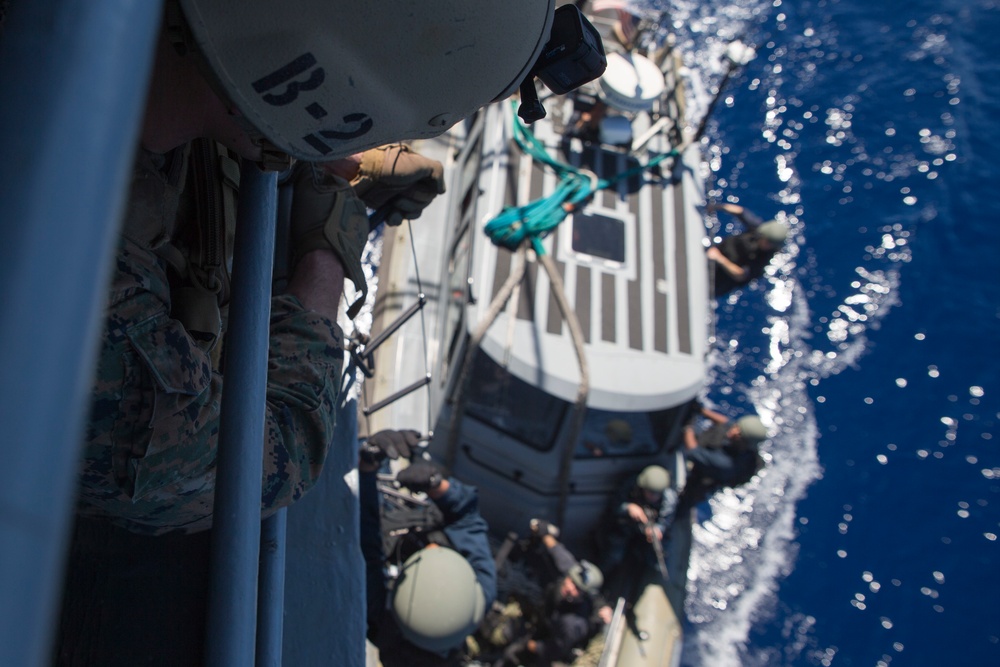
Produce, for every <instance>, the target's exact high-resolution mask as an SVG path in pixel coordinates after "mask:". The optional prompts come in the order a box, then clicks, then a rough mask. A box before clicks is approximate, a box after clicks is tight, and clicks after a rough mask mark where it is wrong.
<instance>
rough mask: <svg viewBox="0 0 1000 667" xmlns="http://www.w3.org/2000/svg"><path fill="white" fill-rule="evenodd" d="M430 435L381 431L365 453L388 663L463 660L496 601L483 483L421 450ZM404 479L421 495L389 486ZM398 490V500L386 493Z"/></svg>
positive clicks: (374, 605) (375, 623)
mask: <svg viewBox="0 0 1000 667" xmlns="http://www.w3.org/2000/svg"><path fill="white" fill-rule="evenodd" d="M419 439H420V434H419V433H417V432H416V431H412V430H402V431H380V432H378V433H376V434H374V435H372V436H371V437H369V438H368V439H367V440H366V441H365V442H364V444H363V445H362V447H361V452H360V455H359V463H358V472H359V497H360V502H361V548H362V552H363V554H364V557H365V569H366V582H367V603H368V616H367V617H368V637H369V639H370V640H371V641H372V643H373V644H375V646H376V647H378V650H379V660H380V662H381V663H382V665H384V667H396V666H399V667H420V666H421V665H459V664H462V663H461V659H462V655H463V648H464V643H465V638H466V637H467V636H468V635H469V634H470V633H472V632H473V631H474V630H475V629H476V626H478V625H479V623H480V621H482V619H483V615H484V613H485V611H486V610H487V609H488V608H489V606H490V605H491V604H492V603H493V600H494V599H495V598H496V581H497V577H496V568H495V566H494V562H493V557H492V554H491V552H490V545H489V541H488V539H487V532H488V526H487V525H486V521H485V520H484V519H483V518H482V516H480V514H479V500H478V498H479V496H478V492H477V491H476V489H475V487H472V486H468V485H465V484H463V483H462V482H460V481H459V480H457V479H455V478H454V477H445V476H443V475H442V474H441V471H440V470H439V469H438V467H437V466H436V465H434V464H433V463H431V462H430V461H427V460H424V459H423V458H421V457H420V455H419V449H418V447H417V444H418V442H419ZM407 459H409V460H410V463H409V465H408V466H407V467H405V468H403V469H401V470H399V472H398V473H396V475H395V481H396V482H398V483H399V484H400V485H401V486H402V487H405V488H406V489H408V490H409V491H410V492H412V493H415V494H421V496H426V498H427V499H429V502H427V501H424V500H422V499H421V498H420V497H415V496H410V495H407V494H403V493H402V492H395V491H393V490H392V489H391V488H387V487H385V486H383V487H381V489H380V487H379V479H378V478H379V471H382V472H383V474H386V475H387V476H388V473H389V471H390V465H391V464H390V463H389V462H390V461H400V462H402V461H404V460H407ZM386 494H390V496H386Z"/></svg>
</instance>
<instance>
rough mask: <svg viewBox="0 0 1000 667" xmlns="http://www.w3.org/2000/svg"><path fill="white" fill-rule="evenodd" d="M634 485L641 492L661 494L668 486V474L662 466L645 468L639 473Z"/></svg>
mask: <svg viewBox="0 0 1000 667" xmlns="http://www.w3.org/2000/svg"><path fill="white" fill-rule="evenodd" d="M636 485H637V486H638V487H639V488H640V489H642V490H643V491H649V492H650V493H663V492H664V491H665V490H666V489H667V487H668V486H670V473H669V472H668V471H667V469H666V468H664V467H662V466H646V467H645V468H643V469H642V472H640V473H639V477H638V478H637V479H636Z"/></svg>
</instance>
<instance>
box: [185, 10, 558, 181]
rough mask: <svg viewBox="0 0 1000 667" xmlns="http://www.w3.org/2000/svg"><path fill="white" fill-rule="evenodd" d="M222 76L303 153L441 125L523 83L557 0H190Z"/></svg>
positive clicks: (331, 152)
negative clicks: (430, 0) (370, 0)
mask: <svg viewBox="0 0 1000 667" xmlns="http://www.w3.org/2000/svg"><path fill="white" fill-rule="evenodd" d="M180 3H181V7H182V9H183V12H184V15H185V18H186V19H187V23H188V25H189V27H190V29H191V32H192V34H193V36H194V39H195V41H196V42H197V44H198V47H199V49H200V51H201V52H202V54H203V55H204V57H205V59H206V61H207V63H208V65H209V67H210V68H211V69H212V71H213V72H214V73H215V75H216V77H217V79H218V83H219V84H220V85H221V87H222V89H223V90H224V91H225V92H226V93H227V95H228V96H229V98H230V99H231V100H232V102H233V103H234V104H235V105H236V107H237V108H238V109H239V111H240V113H242V114H243V116H245V117H246V120H247V121H249V123H250V124H252V125H253V126H254V127H255V128H256V129H257V130H259V131H260V132H261V134H263V135H264V136H265V137H267V139H268V140H269V141H270V142H271V143H273V144H274V145H275V146H277V147H278V148H279V149H281V150H283V151H285V152H286V153H288V154H289V155H291V156H293V157H296V158H299V159H301V160H312V161H318V160H332V159H335V158H339V157H344V156H346V155H350V154H353V153H357V152H359V151H362V150H366V149H368V148H372V147H375V146H381V145H384V144H387V143H391V142H394V141H402V140H409V139H419V138H424V137H433V136H437V135H439V134H441V133H442V132H444V131H445V130H447V129H448V128H450V127H451V126H452V125H454V124H455V123H457V122H459V121H461V120H463V119H464V118H467V117H468V116H470V115H471V114H472V113H474V112H475V111H476V110H477V109H479V108H480V107H482V106H484V105H486V104H489V103H490V102H492V101H495V100H499V99H503V98H505V97H507V96H509V95H511V94H512V93H513V92H514V91H516V90H517V88H518V86H519V85H520V83H521V81H522V80H524V79H525V78H526V77H527V76H528V74H529V73H530V72H531V70H532V67H533V66H534V64H535V61H536V60H537V59H538V56H539V54H540V53H541V51H542V47H543V46H545V43H546V42H547V41H548V38H549V32H550V28H551V25H552V19H553V12H554V10H553V7H554V4H555V0H504V1H503V2H497V1H496V0H435V1H434V2H428V1H427V0H381V1H380V2H358V1H357V0H355V1H353V2H345V1H343V0H284V1H283V2H275V1H274V0H180Z"/></svg>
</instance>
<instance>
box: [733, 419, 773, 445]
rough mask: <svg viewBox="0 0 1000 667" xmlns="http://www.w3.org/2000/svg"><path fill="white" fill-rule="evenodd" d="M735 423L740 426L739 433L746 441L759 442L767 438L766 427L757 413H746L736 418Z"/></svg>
mask: <svg viewBox="0 0 1000 667" xmlns="http://www.w3.org/2000/svg"><path fill="white" fill-rule="evenodd" d="M736 425H737V426H738V427H739V428H740V434H741V435H742V436H743V439H744V440H746V441H748V442H761V441H763V440H767V427H766V426H764V422H762V421H761V420H760V417H758V416H757V415H747V416H745V417H740V418H739V419H738V420H736Z"/></svg>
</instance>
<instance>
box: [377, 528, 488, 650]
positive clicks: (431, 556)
mask: <svg viewBox="0 0 1000 667" xmlns="http://www.w3.org/2000/svg"><path fill="white" fill-rule="evenodd" d="M392 613H393V615H394V616H395V618H396V621H397V622H398V623H399V629H400V631H401V632H402V633H403V636H404V637H406V639H408V640H409V641H410V642H412V643H413V644H415V645H417V646H419V647H420V648H422V649H425V650H427V651H436V652H446V651H450V650H451V649H453V648H455V647H456V646H459V645H460V644H461V643H462V641H463V640H465V637H466V636H467V635H468V634H469V633H471V632H472V631H473V630H475V629H476V626H477V625H479V622H480V621H482V620H483V616H484V614H485V613H486V596H485V595H484V594H483V589H482V587H481V586H480V585H479V581H478V580H477V579H476V573H475V572H474V571H473V569H472V566H471V565H469V562H468V561H467V560H465V558H463V557H462V555H461V554H459V553H458V552H457V551H453V550H452V549H448V548H447V547H434V548H424V549H421V550H420V551H418V552H416V553H415V554H413V555H412V556H410V557H409V558H407V559H406V562H405V563H404V564H403V572H402V575H401V576H400V578H399V579H398V580H397V582H396V586H395V588H394V589H393V594H392Z"/></svg>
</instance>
